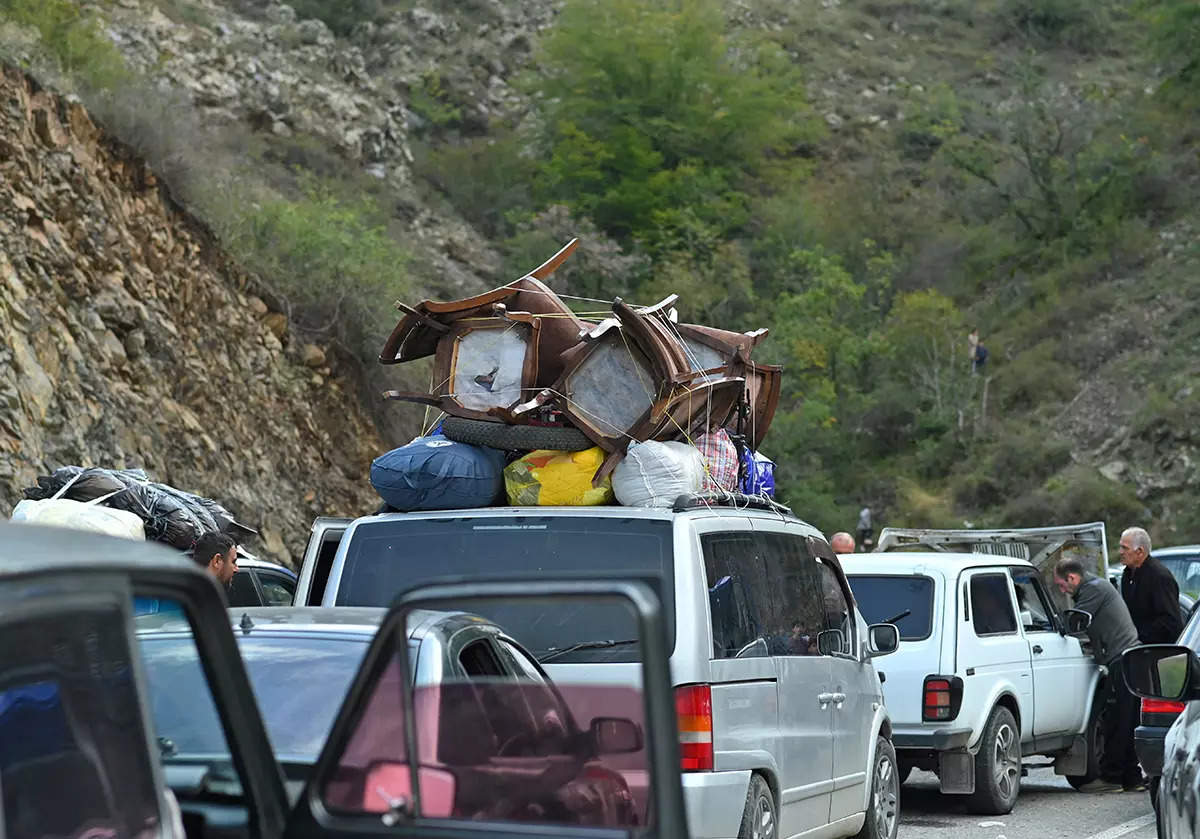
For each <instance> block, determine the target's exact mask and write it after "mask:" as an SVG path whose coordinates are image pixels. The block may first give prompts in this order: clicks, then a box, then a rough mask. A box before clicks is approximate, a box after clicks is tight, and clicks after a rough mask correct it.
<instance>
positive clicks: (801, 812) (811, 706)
mask: <svg viewBox="0 0 1200 839" xmlns="http://www.w3.org/2000/svg"><path fill="white" fill-rule="evenodd" d="M753 526H754V533H753V542H752V548H751V556H752V557H753V560H754V562H755V563H756V564H757V568H758V569H760V570H758V571H757V576H756V579H755V580H754V581H753V585H754V586H756V587H757V597H758V599H759V602H760V603H761V618H760V619H761V621H762V622H763V624H764V626H765V630H766V632H767V635H768V637H770V638H771V639H772V641H771V644H770V653H771V658H772V660H773V661H774V664H775V672H776V673H777V674H778V675H777V678H778V682H777V683H776V692H777V695H778V707H779V751H778V752H777V755H776V758H777V760H778V762H779V773H780V775H779V791H780V799H781V800H780V801H779V802H778V804H779V813H780V819H779V822H780V823H779V835H781V836H793V835H795V834H797V833H803V832H804V831H806V830H812V829H814V828H817V827H821V826H824V825H826V824H828V823H829V808H830V802H831V799H832V793H833V745H834V744H833V701H832V700H833V690H832V678H833V675H832V666H831V665H832V658H830V657H829V656H825V655H821V654H820V653H819V652H818V650H817V636H818V635H819V634H820V633H821V631H822V630H823V629H824V620H823V608H822V596H821V577H820V573H821V572H820V567H819V565H818V563H817V560H816V558H815V557H813V556H812V554H811V553H809V550H808V544H807V542H806V540H805V537H804V535H803V534H802V532H801V530H800V528H799V527H797V526H796V525H795V524H794V523H790V522H787V521H773V520H762V519H754V520H753Z"/></svg>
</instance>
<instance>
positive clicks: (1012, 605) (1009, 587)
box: [966, 567, 1024, 638]
mask: <svg viewBox="0 0 1200 839" xmlns="http://www.w3.org/2000/svg"><path fill="white" fill-rule="evenodd" d="M985 577H1000V578H1001V579H1002V580H1003V581H1004V590H1005V591H1006V592H1007V593H1008V609H1009V613H1010V614H1011V615H1012V619H1013V628H1012V630H1011V631H1005V632H980V631H979V628H978V627H977V626H976V624H975V618H976V617H977V615H978V613H979V610H978V609H976V608H975V603H974V586H975V581H976V580H979V579H983V578H985ZM966 587H967V601H968V606H969V611H968V614H969V617H968V618H967V620H968V621H969V622H970V624H971V632H973V633H974V635H975V637H976V638H1005V637H1008V636H1015V637H1018V638H1019V637H1021V635H1022V633H1023V632H1024V627H1022V626H1021V618H1020V616H1019V614H1018V613H1017V604H1016V600H1015V595H1014V588H1013V581H1012V577H1010V576H1009V575H1008V573H1007V572H1006V570H1005V569H1004V568H1002V567H992V568H976V569H972V573H971V575H970V576H969V577H968V578H967V581H966Z"/></svg>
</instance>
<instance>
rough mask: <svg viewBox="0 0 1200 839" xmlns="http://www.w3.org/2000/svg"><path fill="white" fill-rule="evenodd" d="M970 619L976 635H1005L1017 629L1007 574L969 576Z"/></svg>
mask: <svg viewBox="0 0 1200 839" xmlns="http://www.w3.org/2000/svg"><path fill="white" fill-rule="evenodd" d="M971 620H972V622H973V624H974V626H975V634H976V635H1006V634H1012V633H1015V632H1016V631H1017V616H1016V615H1015V614H1013V607H1012V598H1011V597H1010V596H1009V594H1008V575H1007V574H978V575H976V576H974V577H972V578H971Z"/></svg>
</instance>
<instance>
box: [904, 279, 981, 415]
mask: <svg viewBox="0 0 1200 839" xmlns="http://www.w3.org/2000/svg"><path fill="white" fill-rule="evenodd" d="M966 340H967V325H966V322H965V320H964V318H963V316H962V313H961V312H959V310H958V307H957V306H955V305H954V301H953V300H951V299H950V298H948V297H946V296H944V295H942V294H940V293H938V292H937V291H934V290H932V289H927V290H925V291H914V292H910V293H908V294H904V295H901V296H900V297H899V298H898V299H897V300H896V303H895V306H894V307H893V308H892V311H891V312H890V314H889V316H888V319H887V322H886V324H885V325H884V329H883V346H884V347H885V351H886V354H887V359H888V364H887V376H888V378H891V379H893V380H895V381H899V382H901V383H902V384H903V385H904V386H905V388H906V392H907V394H908V398H909V399H910V401H911V403H912V404H913V405H914V406H915V407H917V408H918V409H919V410H922V411H925V412H927V413H928V414H930V415H931V418H932V419H933V420H934V421H935V423H934V424H935V425H941V426H943V427H948V426H950V425H951V424H952V423H954V422H956V421H957V416H958V413H959V412H960V411H963V410H965V407H966V405H967V404H968V403H969V401H970V397H971V395H972V393H973V388H972V384H973V383H972V381H971V376H970V366H969V361H968V359H967V353H966V347H967V343H966Z"/></svg>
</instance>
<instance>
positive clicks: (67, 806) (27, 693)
mask: <svg viewBox="0 0 1200 839" xmlns="http://www.w3.org/2000/svg"><path fill="white" fill-rule="evenodd" d="M125 627H126V625H125V617H124V614H123V613H122V611H121V610H120V609H119V608H118V607H117V606H115V605H113V606H108V607H104V606H100V607H92V608H78V607H72V608H70V609H69V610H68V611H67V612H63V611H61V610H60V611H56V612H55V613H54V614H49V615H47V614H41V615H33V616H30V617H28V618H24V619H19V620H9V621H5V622H4V625H3V627H2V628H0V661H2V662H4V669H3V671H0V743H2V744H3V747H0V777H2V779H3V812H2V814H0V815H2V818H3V821H2V822H0V833H4V834H5V835H7V836H8V837H9V838H10V839H39V837H43V836H81V835H84V834H86V833H89V832H92V833H94V834H95V835H110V836H129V837H138V836H154V835H157V834H158V833H159V828H158V824H159V813H158V796H157V793H156V791H155V786H154V779H153V775H152V770H151V766H150V762H149V756H148V754H147V749H146V735H145V729H144V728H143V727H142V716H141V708H142V705H141V701H140V699H139V697H138V691H137V687H136V685H135V683H134V668H133V665H132V661H131V651H130V649H129V646H128V643H127V640H126V639H127V635H126V628H125ZM139 743H140V744H141V745H140V747H139V746H138V745H134V746H132V747H131V744H139Z"/></svg>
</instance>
